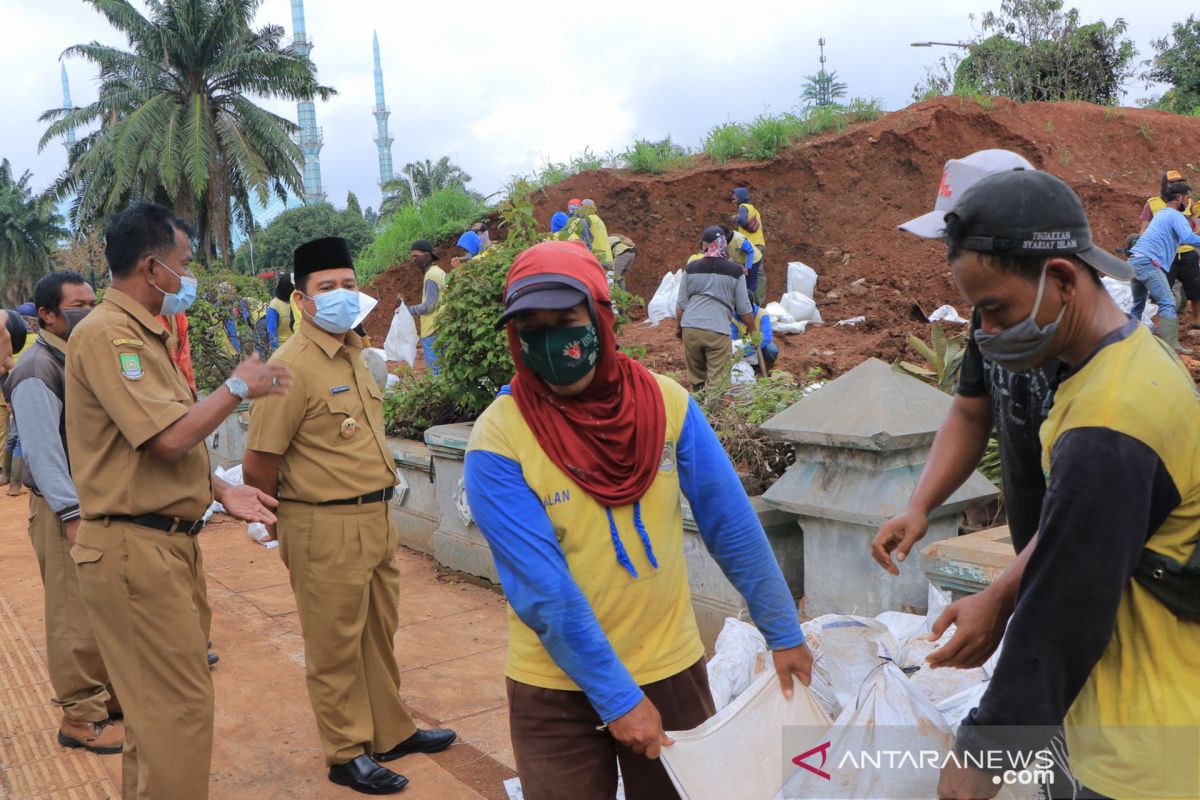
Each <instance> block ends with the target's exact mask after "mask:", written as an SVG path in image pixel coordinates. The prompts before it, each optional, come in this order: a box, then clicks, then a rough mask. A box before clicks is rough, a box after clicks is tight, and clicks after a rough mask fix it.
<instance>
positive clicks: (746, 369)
mask: <svg viewBox="0 0 1200 800" xmlns="http://www.w3.org/2000/svg"><path fill="white" fill-rule="evenodd" d="M729 383H730V384H731V385H733V386H736V385H737V384H739V383H754V367H752V366H750V365H749V364H747V363H746V362H745V361H739V362H737V363H736V364H734V365H733V366H732V367H730V368H729Z"/></svg>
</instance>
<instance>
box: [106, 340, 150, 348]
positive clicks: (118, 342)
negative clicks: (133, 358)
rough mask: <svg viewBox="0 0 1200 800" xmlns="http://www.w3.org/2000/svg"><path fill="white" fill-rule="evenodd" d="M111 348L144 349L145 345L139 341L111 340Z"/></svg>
mask: <svg viewBox="0 0 1200 800" xmlns="http://www.w3.org/2000/svg"><path fill="white" fill-rule="evenodd" d="M112 343H113V347H145V346H146V343H145V342H143V341H142V340H141V339H113V340H112Z"/></svg>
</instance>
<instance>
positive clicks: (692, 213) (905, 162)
mask: <svg viewBox="0 0 1200 800" xmlns="http://www.w3.org/2000/svg"><path fill="white" fill-rule="evenodd" d="M1198 140H1200V119H1198V118H1192V117H1180V116H1175V115H1170V114H1165V113H1161V112H1156V111H1146V110H1143V109H1119V110H1113V109H1104V108H1102V107H1099V106H1094V105H1088V104H1082V103H1033V104H1025V105H1018V104H1015V103H1012V102H1010V101H1007V100H1003V99H996V100H994V101H993V103H992V106H991V108H990V109H984V108H981V107H980V106H979V105H978V104H976V103H974V102H971V101H963V100H960V99H958V98H939V99H936V100H931V101H927V102H925V103H921V104H917V105H913V106H911V107H909V108H907V109H903V110H901V111H897V112H893V113H891V114H888V115H886V116H884V117H882V118H881V119H879V120H876V121H874V122H870V123H862V124H858V125H855V126H852V127H851V128H849V129H847V130H845V131H843V132H840V133H831V134H827V135H825V136H822V137H818V138H816V139H813V140H810V141H808V142H805V143H804V144H801V145H798V146H796V147H793V148H791V149H790V150H788V151H786V152H785V153H783V154H782V155H780V156H779V157H778V158H776V159H773V160H771V161H760V162H729V163H727V164H725V165H721V166H718V165H715V164H711V163H707V161H706V160H705V159H702V161H701V163H700V164H699V165H698V166H696V167H694V168H692V169H689V170H685V171H680V172H673V173H670V174H668V175H666V176H647V175H638V174H633V173H628V172H624V171H615V170H600V171H597V172H590V173H583V174H580V175H576V176H574V177H572V178H570V179H568V180H567V181H564V182H563V183H561V184H558V185H556V186H552V187H548V188H547V189H546V190H545V191H544V192H540V193H538V195H537V197H536V198H535V206H536V210H537V215H538V219H539V220H541V221H542V222H543V223H544V224H546V225H548V224H549V218H550V216H551V214H553V213H554V211H556V210H558V209H562V208H565V206H566V201H567V200H568V199H569V198H571V197H582V198H587V197H590V198H592V199H594V200H595V201H596V203H597V206H598V207H599V210H600V215H601V216H602V217H603V218H604V220H605V222H606V224H607V226H608V229H609V231H610V232H613V233H623V234H626V235H628V236H630V237H631V238H633V239H634V240H635V241H636V242H637V245H638V253H639V255H638V258H637V261H636V262H635V264H634V267H633V271H632V274H631V276H630V280H629V284H630V288H631V289H632V290H633V291H634V292H636V293H637V294H640V295H642V296H643V297H645V298H646V299H649V298H650V296H651V295H652V294H653V293H654V290H655V288H656V287H657V285H658V283H659V281H660V280H661V279H662V276H663V275H664V274H665V273H666V271H667V270H668V269H678V268H679V267H680V266H681V265H682V264H683V263H684V262H685V261H686V259H687V256H688V254H689V253H691V252H692V251H693V249H694V247H695V242H696V241H697V240H698V239H699V236H700V232H701V231H702V230H703V228H704V227H705V226H707V225H710V224H714V223H716V222H721V221H723V220H725V219H727V218H728V217H729V216H730V215H731V214H732V212H733V210H734V208H733V207H732V205H731V204H730V203H729V202H728V200H727V198H728V195H729V190H730V189H731V188H732V187H733V186H736V185H744V186H747V187H748V188H749V189H750V192H751V200H752V202H754V204H755V205H756V206H757V207H758V208H759V210H760V211H761V212H762V213H763V217H764V228H765V231H766V237H767V245H768V248H767V254H766V255H767V264H768V275H769V284H768V285H769V292H770V295H771V296H772V297H774V298H778V296H779V294H780V293H781V292H782V291H783V288H784V287H783V281H784V275H785V272H786V262H787V261H789V260H800V261H804V262H805V263H807V264H808V265H810V266H811V267H813V268H814V269H815V270H816V271H817V273H818V274H819V275H820V276H821V277H820V280H819V282H818V284H817V297H816V298H815V299H816V300H817V303H818V306H819V307H820V309H821V313H822V315H823V316H824V319H825V322H826V325H825V326H823V327H818V328H810V330H809V332H808V333H805V334H799V335H795V336H789V337H781V338H783V341H782V342H781V350H782V356H781V358H782V366H783V367H784V368H787V369H790V370H792V371H793V372H803V371H805V370H806V369H807V368H809V367H811V366H821V367H824V368H825V369H826V370H828V371H831V372H833V373H835V374H837V373H840V372H843V371H845V370H846V369H848V368H850V367H852V366H854V365H855V364H857V363H859V362H860V361H862V360H863V359H864V358H866V357H868V356H878V357H881V358H884V359H886V360H891V359H893V358H895V357H896V356H898V355H900V354H901V353H902V352H903V351H904V349H905V344H904V340H905V337H906V336H907V334H908V333H910V332H914V333H918V334H924V332H925V331H927V329H928V325H927V324H924V323H923V322H921V321H918V316H917V314H916V312H915V311H914V305H916V306H919V307H920V308H922V309H925V310H926V311H930V310H932V309H934V308H936V307H937V306H939V305H941V304H943V303H951V304H953V305H954V306H955V307H956V308H958V309H959V311H960V313H963V314H964V315H965V313H966V308H965V307H964V304H963V302H962V300H961V298H960V297H959V296H958V292H957V290H956V289H955V288H954V285H953V283H952V281H951V280H950V275H949V271H948V268H947V266H946V262H945V257H944V249H943V247H942V246H941V245H940V244H937V243H934V242H925V241H921V240H918V239H916V238H915V237H912V236H909V235H907V234H903V233H900V232H899V231H897V230H896V226H897V225H898V224H899V223H901V222H903V221H905V220H907V219H910V218H912V217H914V216H916V215H918V214H921V213H924V212H925V211H927V210H929V209H930V208H932V203H933V200H934V195H935V192H936V188H937V185H938V181H939V179H940V177H941V170H942V165H943V164H944V163H945V161H946V160H947V159H949V158H955V157H961V156H964V155H966V154H968V153H971V152H973V151H975V150H980V149H984V148H989V147H1001V148H1005V149H1009V150H1013V151H1016V152H1018V153H1020V154H1022V155H1023V156H1025V157H1026V158H1028V159H1029V160H1030V161H1031V162H1032V163H1033V164H1034V165H1035V166H1037V167H1038V168H1039V169H1043V170H1046V171H1049V172H1052V173H1054V174H1056V175H1058V176H1059V177H1061V178H1063V179H1064V180H1066V181H1067V182H1068V183H1070V184H1071V185H1072V187H1074V189H1075V190H1076V192H1078V193H1079V195H1080V197H1081V198H1082V200H1083V203H1084V206H1085V207H1086V208H1087V211H1088V215H1089V218H1090V220H1091V223H1092V227H1093V232H1094V234H1095V237H1096V240H1097V242H1098V243H1099V244H1100V245H1101V246H1103V247H1106V248H1109V249H1114V248H1116V247H1118V246H1121V245H1122V243H1123V242H1124V238H1125V236H1126V235H1127V234H1128V233H1130V232H1133V231H1136V230H1137V226H1138V221H1137V217H1138V214H1139V213H1140V211H1141V207H1142V204H1143V203H1144V202H1145V199H1146V197H1148V196H1149V195H1150V194H1152V193H1156V191H1157V182H1158V175H1160V174H1161V172H1162V170H1165V169H1167V168H1177V169H1180V170H1183V171H1184V172H1185V174H1187V175H1189V176H1190V175H1191V174H1193V173H1194V172H1195V171H1196V170H1195V168H1193V167H1192V165H1191V163H1189V162H1191V161H1192V160H1193V159H1194V158H1195V157H1194V156H1193V155H1192V150H1193V148H1194V146H1195V142H1197V141H1198ZM1197 180H1200V178H1197ZM396 269H400V270H404V269H406V268H405V267H399V268H394V269H393V270H392V271H389V273H385V274H384V276H381V281H383V282H385V283H387V284H388V285H389V288H390V286H391V285H394V283H398V282H399V281H394V276H393V275H392V273H393V272H395V271H396ZM407 269H408V270H411V267H409V268H407ZM402 274H403V273H402ZM406 277H408V276H407V275H406ZM411 277H412V278H414V279H415V277H416V276H415V275H412V276H411ZM860 278H865V282H864V284H863V285H865V287H866V288H867V292H866V293H865V294H862V295H856V294H854V291H858V290H851V288H850V287H851V284H852V283H854V282H855V281H857V280H858V279H860ZM404 282H405V283H407V281H404ZM412 282H413V283H414V286H415V284H416V281H415V280H413V281H412ZM831 292H832V295H831V294H830V293H831ZM388 299H390V298H388ZM858 315H864V316H866V318H867V321H866V323H865V324H863V325H860V326H858V327H855V328H845V327H842V328H834V327H833V326H832V323H834V322H836V321H837V320H840V319H846V318H850V317H854V316H858ZM372 316H373V317H375V316H377V315H376V314H373V315H372ZM378 316H379V319H376V320H374V324H375V325H376V326H379V327H380V328H381V331H380V333H382V332H383V330H386V324H387V320H390V311H389V312H387V313H386V315H378ZM670 327H671V326H670V325H669V324H668V325H665V326H662V328H661V329H657V330H655V329H647V328H643V327H640V326H638V327H631V328H630V329H629V330H628V331H627V333H626V334H625V335H624V336H623V337H622V338H623V339H624V340H626V342H631V343H641V344H643V345H645V346H646V348H647V350H648V355H647V357H646V358H645V361H647V362H648V363H649V364H650V365H651V366H652V367H654V368H657V369H663V370H667V371H674V370H680V369H682V353H681V349H680V347H679V345H678V343H677V342H675V340H674V338H673V336H672V335H670V332H669V331H668V330H666V329H667V328H670ZM370 328H371V325H368V329H370ZM372 333H373V334H374V333H375V331H373V330H372ZM1193 341H1195V340H1193ZM1196 343H1197V344H1200V342H1196ZM1192 366H1193V371H1197V369H1200V362H1196V361H1193V362H1192Z"/></svg>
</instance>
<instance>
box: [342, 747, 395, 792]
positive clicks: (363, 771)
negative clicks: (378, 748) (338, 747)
mask: <svg viewBox="0 0 1200 800" xmlns="http://www.w3.org/2000/svg"><path fill="white" fill-rule="evenodd" d="M329 780H331V781H333V782H334V783H336V784H338V785H339V786H349V787H350V788H351V789H353V790H354V791H356V792H361V793H363V794H395V793H396V792H399V791H400V790H401V789H403V788H404V787H405V786H408V778H406V777H404V776H403V775H397V774H396V773H395V772H392V771H391V770H390V769H388V768H387V767H381V766H379V765H378V764H376V763H375V762H374V761H372V760H371V757H370V756H369V755H367V754H365V753H364V754H363V755H361V756H359V757H358V758H356V759H354V760H353V761H347V762H346V763H345V764H334V765H333V766H332V767H330V768H329Z"/></svg>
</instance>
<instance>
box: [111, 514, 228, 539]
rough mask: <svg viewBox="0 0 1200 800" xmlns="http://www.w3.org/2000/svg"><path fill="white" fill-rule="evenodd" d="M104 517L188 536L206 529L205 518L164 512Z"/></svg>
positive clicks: (112, 520)
mask: <svg viewBox="0 0 1200 800" xmlns="http://www.w3.org/2000/svg"><path fill="white" fill-rule="evenodd" d="M103 519H104V521H105V522H128V523H131V524H133V525H141V526H142V527H143V528H154V529H155V530H158V531H162V532H163V533H184V534H187V535H188V536H195V535H196V534H198V533H199V532H200V531H202V530H204V525H205V520H202V519H180V518H179V517H167V516H163V515H162V514H139V515H138V516H136V517H132V516H130V515H128V514H111V515H109V516H107V517H104V518H103Z"/></svg>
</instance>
